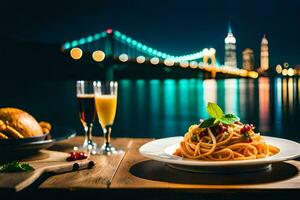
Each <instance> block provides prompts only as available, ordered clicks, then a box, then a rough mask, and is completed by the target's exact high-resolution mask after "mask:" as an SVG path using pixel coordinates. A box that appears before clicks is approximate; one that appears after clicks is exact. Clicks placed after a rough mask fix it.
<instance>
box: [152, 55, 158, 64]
mask: <svg viewBox="0 0 300 200" xmlns="http://www.w3.org/2000/svg"><path fill="white" fill-rule="evenodd" d="M150 62H151V64H152V65H157V64H158V63H159V58H157V57H154V58H151V60H150Z"/></svg>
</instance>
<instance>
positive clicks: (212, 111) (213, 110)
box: [206, 102, 224, 119]
mask: <svg viewBox="0 0 300 200" xmlns="http://www.w3.org/2000/svg"><path fill="white" fill-rule="evenodd" d="M206 111H207V113H208V114H209V116H211V117H212V118H216V119H218V118H221V117H223V115H224V113H223V111H222V109H221V108H220V107H219V106H218V105H217V104H216V103H212V102H208V104H207V108H206Z"/></svg>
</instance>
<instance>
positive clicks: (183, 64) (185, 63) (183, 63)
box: [179, 61, 189, 68]
mask: <svg viewBox="0 0 300 200" xmlns="http://www.w3.org/2000/svg"><path fill="white" fill-rule="evenodd" d="M179 66H180V67H182V68H187V67H188V66H189V62H188V61H181V62H180V63H179Z"/></svg>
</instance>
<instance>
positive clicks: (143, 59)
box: [136, 56, 146, 64]
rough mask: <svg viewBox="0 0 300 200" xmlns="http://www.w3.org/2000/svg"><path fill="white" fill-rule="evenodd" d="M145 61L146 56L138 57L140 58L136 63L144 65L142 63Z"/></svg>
mask: <svg viewBox="0 0 300 200" xmlns="http://www.w3.org/2000/svg"><path fill="white" fill-rule="evenodd" d="M145 61H146V58H145V56H138V57H137V58H136V62H137V63H139V64H142V63H144V62H145Z"/></svg>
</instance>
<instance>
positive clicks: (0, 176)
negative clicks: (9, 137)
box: [0, 150, 95, 191]
mask: <svg viewBox="0 0 300 200" xmlns="http://www.w3.org/2000/svg"><path fill="white" fill-rule="evenodd" d="M68 156H69V154H68V153H64V152H58V151H50V150H41V151H40V153H39V154H38V155H36V156H34V157H31V158H27V159H25V160H24V162H26V163H28V164H30V165H31V166H32V167H33V168H34V169H35V170H34V171H32V172H18V173H0V188H11V189H14V190H16V191H20V190H22V189H24V188H26V187H27V186H29V185H30V184H32V183H33V182H34V181H35V180H37V179H38V178H39V177H40V176H41V175H42V174H43V173H46V172H51V173H64V172H69V171H76V170H80V169H87V168H91V167H93V166H94V164H95V163H94V162H93V161H91V160H89V159H84V160H77V161H72V162H68V161H66V158H67V157H68Z"/></svg>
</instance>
